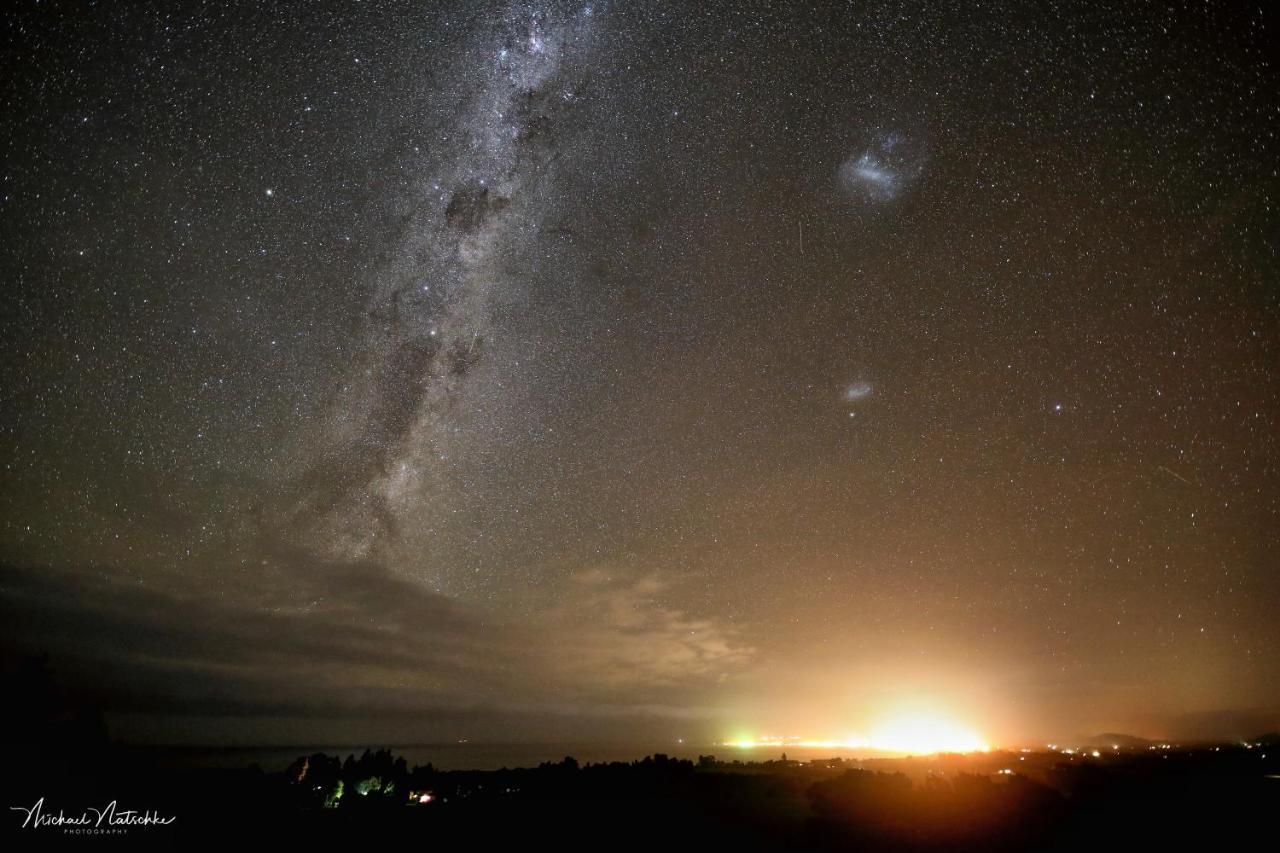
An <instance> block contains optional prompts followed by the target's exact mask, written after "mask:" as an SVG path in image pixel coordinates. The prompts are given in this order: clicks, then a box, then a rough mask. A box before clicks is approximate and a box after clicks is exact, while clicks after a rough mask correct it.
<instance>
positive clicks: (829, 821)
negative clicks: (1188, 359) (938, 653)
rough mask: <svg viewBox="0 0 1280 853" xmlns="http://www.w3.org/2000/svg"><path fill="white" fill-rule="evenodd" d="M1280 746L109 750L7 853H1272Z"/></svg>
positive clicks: (19, 779) (87, 758)
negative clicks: (242, 847)
mask: <svg viewBox="0 0 1280 853" xmlns="http://www.w3.org/2000/svg"><path fill="white" fill-rule="evenodd" d="M1277 747H1280V745H1277V744H1267V743H1251V744H1231V745H1219V746H1201V747H1195V748H1190V747H1177V746H1165V747H1146V748H1135V749H1126V748H1114V749H1112V750H1111V752H1109V753H1100V754H1099V755H1096V756H1095V755H1092V754H1091V753H1085V754H1076V755H1066V754H1063V753H1061V752H991V753H982V754H972V755H942V756H932V757H927V758H906V759H873V760H866V761H849V760H844V759H841V758H832V759H829V760H819V761H807V762H799V761H794V760H787V759H786V758H785V757H783V758H780V759H778V760H772V761H765V762H756V763H743V762H739V761H723V760H718V759H716V758H715V757H712V756H710V755H706V756H702V757H701V758H700V759H699V760H698V761H696V762H694V761H688V760H680V759H674V758H669V757H667V756H665V755H652V756H649V757H646V758H644V759H643V760H639V761H633V762H630V763H622V762H614V763H608V764H588V765H585V766H583V765H579V763H578V762H577V761H575V760H574V759H573V758H569V757H566V758H565V759H564V760H563V761H560V762H556V763H544V764H542V765H540V766H538V767H536V768H525V769H504V770H493V771H442V770H437V769H436V768H434V767H432V766H431V765H427V766H421V767H413V768H410V767H409V766H407V764H406V762H405V761H404V759H403V758H397V757H396V756H394V755H393V754H392V753H391V752H390V751H388V750H379V751H368V750H366V751H365V752H364V754H363V755H360V756H355V755H348V756H347V757H346V758H340V757H338V756H332V755H325V754H323V753H317V754H314V755H308V756H301V757H299V758H298V759H297V760H296V761H295V762H293V764H292V765H291V766H290V767H289V768H288V769H287V770H285V771H283V772H275V773H268V772H264V771H263V770H261V769H260V768H257V767H251V768H246V769H242V770H211V769H194V768H188V769H183V768H180V767H173V766H167V767H166V766H162V764H161V763H159V762H158V761H157V760H156V758H155V755H154V753H150V752H145V751H140V750H129V749H125V748H120V747H100V748H98V749H96V750H94V749H89V750H87V751H86V752H84V753H83V754H80V755H67V754H64V755H62V756H46V761H45V763H44V764H43V765H39V766H34V767H28V768H26V769H25V770H24V771H23V772H21V773H14V774H7V775H6V786H5V787H6V799H7V804H8V805H9V806H10V809H11V810H10V811H9V812H8V814H7V822H6V833H5V835H6V836H7V837H8V839H9V840H16V841H19V842H21V846H19V847H7V848H6V849H27V848H28V847H30V846H35V845H37V844H38V845H39V846H46V845H49V844H58V845H66V846H71V845H72V844H79V845H81V846H80V849H84V847H83V846H82V845H83V844H85V843H107V844H112V845H115V844H119V845H121V846H129V847H137V846H140V845H142V846H155V847H159V848H174V849H192V848H222V849H226V847H228V846H230V845H234V844H244V843H253V844H255V845H257V844H260V843H263V842H266V843H273V844H277V843H278V844H286V843H287V844H289V845H290V846H291V847H292V848H293V849H305V848H302V847H300V845H311V844H317V843H322V842H323V843H324V844H325V846H326V849H339V850H341V849H355V848H356V846H357V845H360V844H362V843H369V842H377V843H379V844H393V845H404V846H405V848H406V849H426V850H431V849H436V850H441V849H458V848H465V849H472V850H487V849H498V848H499V847H505V846H507V845H515V844H519V845H522V846H524V845H537V847H538V848H545V849H549V850H562V849H573V850H577V849H594V850H612V849H659V850H673V849H674V850H694V849H698V850H706V849H715V850H1077V849H1080V850H1099V849H1119V848H1129V849H1162V848H1163V849H1204V850H1210V849H1212V850H1255V849H1256V850H1271V849H1276V841H1277V839H1276V837H1275V835H1274V818H1275V815H1277V814H1280V748H1277ZM28 757H31V756H28ZM41 798H43V804H42V812H41V813H42V814H43V815H44V816H45V818H46V820H50V819H52V818H56V817H58V816H61V817H64V818H66V819H75V818H79V817H80V816H81V815H82V814H83V813H85V811H86V809H90V808H91V809H104V807H106V806H107V805H108V804H109V803H111V802H112V801H114V802H116V803H117V806H116V812H115V814H116V820H120V817H119V816H120V815H121V814H126V813H127V811H128V810H134V811H135V812H136V814H135V815H134V816H133V818H132V820H133V821H134V822H133V823H132V824H128V823H117V824H116V825H115V826H114V828H113V829H112V830H111V831H110V832H106V831H104V829H106V828H107V826H105V825H104V824H102V823H99V822H98V817H97V813H96V812H95V811H92V810H89V811H88V817H89V819H90V824H95V825H89V826H85V825H76V826H66V825H63V826H59V825H48V824H47V825H44V826H40V827H34V826H27V827H25V828H24V827H22V823H23V822H24V820H26V818H27V811H26V810H28V809H31V808H32V806H33V805H34V804H35V803H36V802H37V800H40V799H41ZM14 807H18V808H17V810H14ZM51 816H52V817H51ZM148 817H150V818H154V820H152V821H151V822H147V821H145V820H143V821H142V822H141V823H139V822H138V821H139V820H140V819H141V818H148ZM168 818H174V820H173V822H172V823H167V824H166V823H163V821H164V820H166V819H168ZM110 820H111V819H110V818H108V821H107V823H108V824H109V823H110ZM120 829H123V830H124V831H123V832H120V831H117V830H120ZM84 835H97V836H101V837H99V838H97V839H95V840H92V841H90V840H89V839H86V838H83V837H81V836H84ZM333 845H337V846H336V847H335V846H333Z"/></svg>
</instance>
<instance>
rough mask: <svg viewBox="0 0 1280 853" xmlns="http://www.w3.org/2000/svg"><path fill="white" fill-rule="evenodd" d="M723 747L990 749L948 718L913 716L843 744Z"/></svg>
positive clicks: (911, 751)
mask: <svg viewBox="0 0 1280 853" xmlns="http://www.w3.org/2000/svg"><path fill="white" fill-rule="evenodd" d="M723 746H732V747H738V748H741V749H750V748H752V747H793V748H800V749H850V750H853V749H870V750H876V751H879V752H898V753H902V754H904V755H933V754H935V753H940V752H987V751H989V750H990V749H991V746H990V745H989V744H988V743H987V742H986V740H985V739H984V738H983V737H982V736H981V735H979V734H978V733H977V732H975V731H974V730H972V729H970V728H969V727H967V726H965V725H964V724H962V723H960V722H957V721H956V720H953V719H950V718H949V717H946V716H945V715H941V714H935V713H928V712H913V713H905V714H899V715H894V716H890V717H886V718H885V719H883V720H882V721H881V722H879V723H878V724H876V725H875V726H874V727H873V728H872V729H871V732H870V734H868V735H867V736H865V737H862V736H855V737H849V738H845V739H843V740H839V739H836V740H810V739H806V738H799V737H785V738H783V737H760V738H750V737H742V738H738V739H736V740H731V741H726V742H725V743H724V744H723Z"/></svg>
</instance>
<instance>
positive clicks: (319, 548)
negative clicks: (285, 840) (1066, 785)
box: [0, 2, 1280, 742]
mask: <svg viewBox="0 0 1280 853" xmlns="http://www.w3.org/2000/svg"><path fill="white" fill-rule="evenodd" d="M1275 26H1276V21H1275V17H1274V15H1272V14H1271V13H1270V12H1268V11H1266V10H1263V9H1260V8H1244V7H1241V8H1236V7H1235V6H1234V5H1228V4H1216V3H1207V4H1206V3H1185V4H1184V3H1173V4H1167V5H1134V4H1129V3H1091V4H1074V3H1061V4H1050V5H1049V6H1047V7H1039V6H1035V7H1033V6H1027V5H1023V4H1014V3H994V4H983V5H981V6H971V5H969V4H942V5H941V6H939V5H937V4H918V3H911V2H900V3H868V4H852V5H850V4H817V5H812V6H809V5H803V6H796V5H794V4H785V3H777V4H774V3H756V2H750V3H732V4H708V5H703V6H699V7H698V8H696V9H694V8H693V7H689V6H688V5H687V4H678V3H663V2H654V3H636V4H621V3H601V2H593V3H585V2H577V3H559V2H551V3H545V2H523V3H515V4H501V3H474V4H468V3H446V4H421V3H408V2H369V3H361V4H351V5H347V4H321V5H319V6H316V7H314V8H312V9H309V10H308V11H307V12H306V13H303V12H300V11H299V10H298V9H297V8H295V7H293V6H291V5H289V4H274V3H265V4H253V5H245V6H235V5H233V6H231V7H227V8H223V9H212V8H208V7H204V6H198V5H190V6H188V5H185V4H176V5H175V4H160V5H153V4H126V5H123V6H121V5H93V4H88V5H85V4H68V3H25V4H23V5H22V6H21V7H20V8H19V9H18V10H17V11H16V12H14V13H12V14H11V15H10V16H8V18H7V19H6V22H5V24H4V37H3V38H4V54H3V55H4V60H3V61H4V64H5V67H6V73H5V75H4V80H5V82H4V84H3V87H2V88H0V115H2V116H3V118H2V119H0V121H3V123H4V133H3V134H0V146H2V147H3V164H4V165H3V173H2V174H0V235H2V237H3V239H2V240H0V245H2V246H3V249H2V250H0V272H2V273H3V277H4V281H5V288H4V295H3V304H4V309H3V313H2V314H0V332H2V335H3V340H4V351H3V359H2V360H0V393H2V395H3V396H2V397H0V460H2V462H3V468H2V469H0V559H2V560H3V564H4V568H3V574H2V575H0V601H3V608H4V612H5V614H6V625H7V627H6V628H5V630H4V639H5V642H4V648H5V656H6V662H9V661H10V660H11V659H16V658H17V657H18V656H20V655H24V654H30V653H35V652H37V651H41V650H44V651H48V652H49V653H50V655H51V658H52V660H53V662H54V664H55V668H57V669H59V670H60V671H62V672H64V673H65V674H66V678H67V679H68V681H69V682H70V683H72V684H73V685H75V686H76V688H77V689H83V690H85V691H88V692H90V693H92V694H93V695H95V696H97V697H99V698H100V701H101V702H102V703H103V705H104V706H105V707H106V708H107V709H108V711H109V714H110V717H109V720H110V722H111V723H112V725H114V726H116V727H117V728H118V730H120V731H123V732H125V733H126V734H128V735H133V736H137V737H141V738H150V737H156V738H161V739H163V738H165V737H178V738H181V737H184V736H186V735H187V734H189V732H190V731H192V730H194V729H193V727H194V726H195V725H196V723H194V722H191V721H193V720H197V719H200V720H205V721H206V723H202V724H201V725H204V724H207V720H208V718H219V719H223V720H229V719H232V718H237V719H242V720H243V719H248V720H252V721H256V722H252V723H247V724H245V725H248V726H249V729H247V730H249V731H251V732H252V733H253V734H252V735H249V736H251V737H264V738H265V737H298V738H303V737H313V738H325V737H338V736H350V732H351V731H353V727H355V729H357V730H358V731H359V732H361V736H366V733H372V734H367V736H371V737H372V736H383V737H388V738H389V737H391V736H392V734H391V733H394V736H397V737H406V736H411V737H432V736H436V735H437V734H439V733H442V732H443V733H445V734H449V733H452V732H453V731H454V729H455V728H456V727H457V725H459V724H458V722H457V720H458V719H459V718H464V719H470V720H471V722H469V723H468V726H470V728H468V731H479V730H482V728H483V725H484V724H482V723H479V722H475V720H491V721H492V722H491V730H492V731H493V732H502V733H505V734H508V735H510V733H511V732H516V733H517V734H519V735H527V736H530V737H534V736H543V735H549V734H550V733H554V732H557V731H561V730H562V729H564V728H565V727H568V728H574V729H575V730H576V728H575V727H577V726H579V725H590V726H594V727H595V728H594V729H592V730H593V731H597V732H599V733H601V736H622V734H623V733H624V732H627V731H641V730H644V731H655V732H664V733H665V732H668V731H669V730H671V728H672V727H673V726H677V725H678V726H679V727H681V731H682V732H691V731H695V730H699V729H700V727H701V730H704V731H706V732H708V733H715V734H720V733H721V731H722V728H723V727H724V726H726V725H732V724H734V721H740V720H744V719H750V720H753V721H758V724H759V725H765V724H773V725H776V726H780V727H787V726H790V727H792V728H797V727H808V728H809V729H814V728H822V727H824V726H827V727H830V726H836V725H839V721H840V720H842V719H846V718H850V717H856V716H857V715H858V714H859V713H860V712H861V709H862V708H864V707H865V706H867V705H868V703H871V704H874V703H875V702H876V701H880V699H883V698H884V697H886V696H897V695H908V694H909V695H917V694H920V695H926V694H927V695H929V696H931V697H934V698H936V699H937V700H938V701H942V702H946V703H949V704H952V705H954V706H957V707H963V708H966V709H968V710H969V712H970V713H971V714H976V715H979V716H981V717H983V719H984V720H986V721H987V722H986V724H987V726H988V727H989V729H990V730H991V731H992V732H994V733H995V735H994V736H995V737H997V738H1002V737H1004V738H1017V737H1031V736H1039V735H1041V734H1054V733H1057V732H1061V731H1062V730H1063V727H1070V726H1084V727H1086V728H1087V729H1088V728H1093V729H1096V730H1099V731H1103V730H1112V731H1114V730H1121V729H1132V730H1138V729H1142V730H1143V731H1142V732H1139V733H1145V732H1147V731H1150V732H1153V733H1155V732H1157V731H1158V732H1161V733H1163V732H1175V731H1186V732H1202V731H1203V732H1208V731H1210V730H1212V731H1213V732H1214V733H1222V732H1223V731H1225V729H1223V728H1222V727H1224V726H1226V727H1228V728H1229V727H1230V725H1233V724H1234V723H1231V722H1230V721H1232V720H1236V719H1239V718H1240V715H1247V714H1253V713H1257V712H1258V711H1259V709H1263V710H1264V711H1265V709H1275V708H1276V707H1277V706H1280V693H1278V692H1277V688H1276V685H1278V684H1280V670H1278V669H1277V663H1276V661H1277V657H1276V655H1275V650H1276V643H1277V640H1278V639H1280V636H1278V634H1277V623H1276V620H1275V618H1274V611H1275V608H1276V606H1277V604H1280V580H1278V578H1280V575H1278V574H1277V573H1276V571H1275V569H1276V554H1277V545H1278V544H1280V543H1278V542H1277V532H1278V531H1280V523H1278V522H1280V518H1278V517H1277V513H1278V510H1280V490H1278V489H1277V482H1280V479H1278V478H1277V473H1278V472H1277V461H1278V459H1277V442H1276V435H1277V430H1276V426H1275V424H1276V421H1277V416H1278V415H1280V380H1278V379H1277V375H1278V374H1277V369H1276V368H1277V343H1278V342H1277V329H1278V328H1280V327H1278V326H1277V310H1278V305H1277V294H1278V291H1277V287H1276V270H1277V254H1276V253H1277V245H1278V240H1280V229H1278V225H1277V222H1278V218H1277V211H1276V205H1277V192H1278V191H1280V178H1278V177H1277V171H1276V163H1277V162H1278V155H1280V140H1278V139H1277V135H1276V128H1277V127H1280V97H1277V94H1276V93H1277V92H1280V79H1278V78H1277V72H1276V68H1275V67H1274V64H1273V63H1272V61H1271V60H1270V58H1269V57H1270V56H1271V55H1272V51H1273V49H1274V47H1275V36H1274V32H1275ZM138 683H145V684H146V685H147V687H146V688H145V689H142V688H137V687H134V686H131V685H135V684H138ZM335 708H336V709H339V710H338V711H337V712H335V711H334V709H335ZM1233 715H1234V716H1233ZM158 718H163V719H164V720H165V721H166V722H164V723H163V724H160V723H157V722H156V720H157V719H158ZM284 719H288V720H289V721H291V722H289V723H288V725H286V724H284V723H281V722H279V721H280V720H284ZM583 719H586V720H589V721H591V722H590V723H589V724H588V723H582V722H581V720H583ZM566 720H569V721H573V720H577V721H578V722H565V721H566ZM300 721H301V722H300ZM674 721H679V722H678V723H677V722H674ZM1224 721H1226V722H1224ZM224 725H227V726H230V725H231V724H230V723H224ZM1214 727H1217V728H1214ZM217 731H221V730H217ZM237 731H243V730H237ZM1071 731H1072V732H1074V731H1076V730H1075V729H1072V730H1071ZM281 732H284V734H283V735H282V734H281ZM313 742H319V741H313Z"/></svg>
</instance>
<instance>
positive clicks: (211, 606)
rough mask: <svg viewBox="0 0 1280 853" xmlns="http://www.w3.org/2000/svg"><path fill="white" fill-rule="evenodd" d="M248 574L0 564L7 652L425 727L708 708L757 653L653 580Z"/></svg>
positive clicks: (192, 697) (108, 683) (266, 711)
mask: <svg viewBox="0 0 1280 853" xmlns="http://www.w3.org/2000/svg"><path fill="white" fill-rule="evenodd" d="M254 572H255V581H254V584H253V586H251V587H250V586H237V584H236V583H235V577H236V576H235V574H234V573H230V576H229V577H225V578H223V579H222V580H221V581H219V582H212V583H211V582H210V581H211V579H210V578H207V577H206V578H202V579H201V582H200V583H195V582H193V581H194V579H193V578H190V577H188V578H185V579H183V580H182V582H181V583H180V584H175V585H174V586H172V587H168V588H166V587H165V586H164V585H163V584H162V583H158V582H156V581H155V580H154V579H153V580H148V581H147V582H143V581H142V580H141V579H140V578H139V577H138V576H136V575H133V574H131V573H129V572H125V571H121V570H117V569H111V568H103V567H82V568H78V569H75V570H71V569H52V568H43V569H34V568H20V567H16V566H12V565H6V566H2V567H0V616H2V617H3V618H4V620H5V624H6V626H7V627H6V640H7V643H6V657H9V658H13V657H17V656H21V655H29V654H38V653H48V654H49V655H50V657H51V659H52V662H53V664H54V667H55V669H56V670H57V671H58V672H59V673H60V674H61V675H62V676H63V677H64V678H65V679H66V680H67V681H68V682H69V683H70V684H71V685H72V686H73V687H74V688H75V690H76V691H77V692H78V693H80V694H82V695H83V696H84V697H85V698H87V699H88V700H89V701H92V702H93V703H95V704H97V705H99V706H100V707H102V708H104V709H105V710H107V711H109V712H114V713H129V714H152V715H160V716H168V717H174V716H179V717H180V716H190V717H202V718H209V717H244V718H248V717H258V718H270V717H276V718H279V717H284V716H288V717H294V718H304V719H305V718H311V719H318V718H331V719H342V718H345V719H353V718H366V717H368V718H381V719H385V718H393V717H397V716H406V715H407V716H413V715H418V716H419V717H420V718H421V719H422V721H423V724H424V726H429V725H430V723H431V722H432V721H433V720H436V719H458V718H460V717H467V716H480V715H488V716H494V715H502V714H507V715H513V714H515V715H520V714H524V715H530V714H544V715H545V714H578V713H583V710H584V709H590V712H591V713H596V714H600V715H619V714H650V715H653V714H657V715H666V716H688V715H690V714H694V715H696V714H697V713H700V710H699V709H698V708H696V707H694V706H693V705H692V704H691V702H692V697H694V696H696V695H698V692H699V691H700V690H701V689H702V688H704V687H705V684H706V683H707V682H708V681H715V680H717V679H720V678H723V677H724V676H725V675H726V674H727V673H730V672H732V671H734V670H735V668H737V667H738V666H739V665H740V664H741V663H743V662H744V661H745V660H746V659H747V658H748V657H749V656H750V650H749V649H747V648H745V647H742V646H739V645H736V644H735V643H734V642H732V640H731V638H730V636H729V635H728V634H727V633H726V632H725V631H724V630H722V629H720V628H718V627H717V626H716V625H715V624H714V623H713V622H712V621H710V620H706V619H698V618H694V617H691V616H689V615H687V614H685V613H683V612H682V611H680V610H676V609H671V608H668V607H664V606H662V605H661V604H660V603H659V601H658V598H657V596H658V594H659V593H660V592H663V591H664V590H665V586H664V585H663V584H662V583H661V582H660V581H657V580H655V579H654V578H639V579H629V580H628V579H621V578H611V577H610V576H608V575H606V574H605V573H603V572H589V573H585V574H581V575H578V576H576V577H574V578H572V579H571V580H570V581H569V582H568V583H567V584H566V587H565V589H564V590H563V592H562V594H561V595H559V596H558V597H557V599H556V603H555V604H554V605H553V606H552V607H551V608H550V609H548V610H545V611H543V612H540V613H536V614H533V615H532V616H530V617H528V618H524V619H521V620H500V619H496V618H495V617H494V616H493V615H492V614H485V613H481V612H477V611H474V610H471V609H468V608H466V607H463V606H461V605H459V604H458V603H456V602H454V601H452V600H450V599H448V598H446V597H445V596H442V595H438V594H436V593H433V592H431V591H430V590H427V589H425V588H424V587H423V586H421V585H420V584H419V583H417V582H415V581H412V580H410V579H407V578H402V577H398V576H396V575H395V574H394V573H392V572H390V571H388V570H387V569H386V568H385V567H384V566H381V565H379V564H377V563H372V562H347V563H344V562H334V561H321V560H317V559H315V558H313V557H311V556H308V555H305V554H301V553H294V552H289V551H286V550H284V549H282V548H280V547H274V548H268V547H264V548H263V550H262V552H261V555H260V558H259V560H258V564H257V565H256V566H255V567H254ZM227 581H230V582H227ZM197 590H198V592H197ZM246 736H247V737H252V735H251V734H249V735H246ZM193 737H194V738H197V739H198V734H194V735H193Z"/></svg>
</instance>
